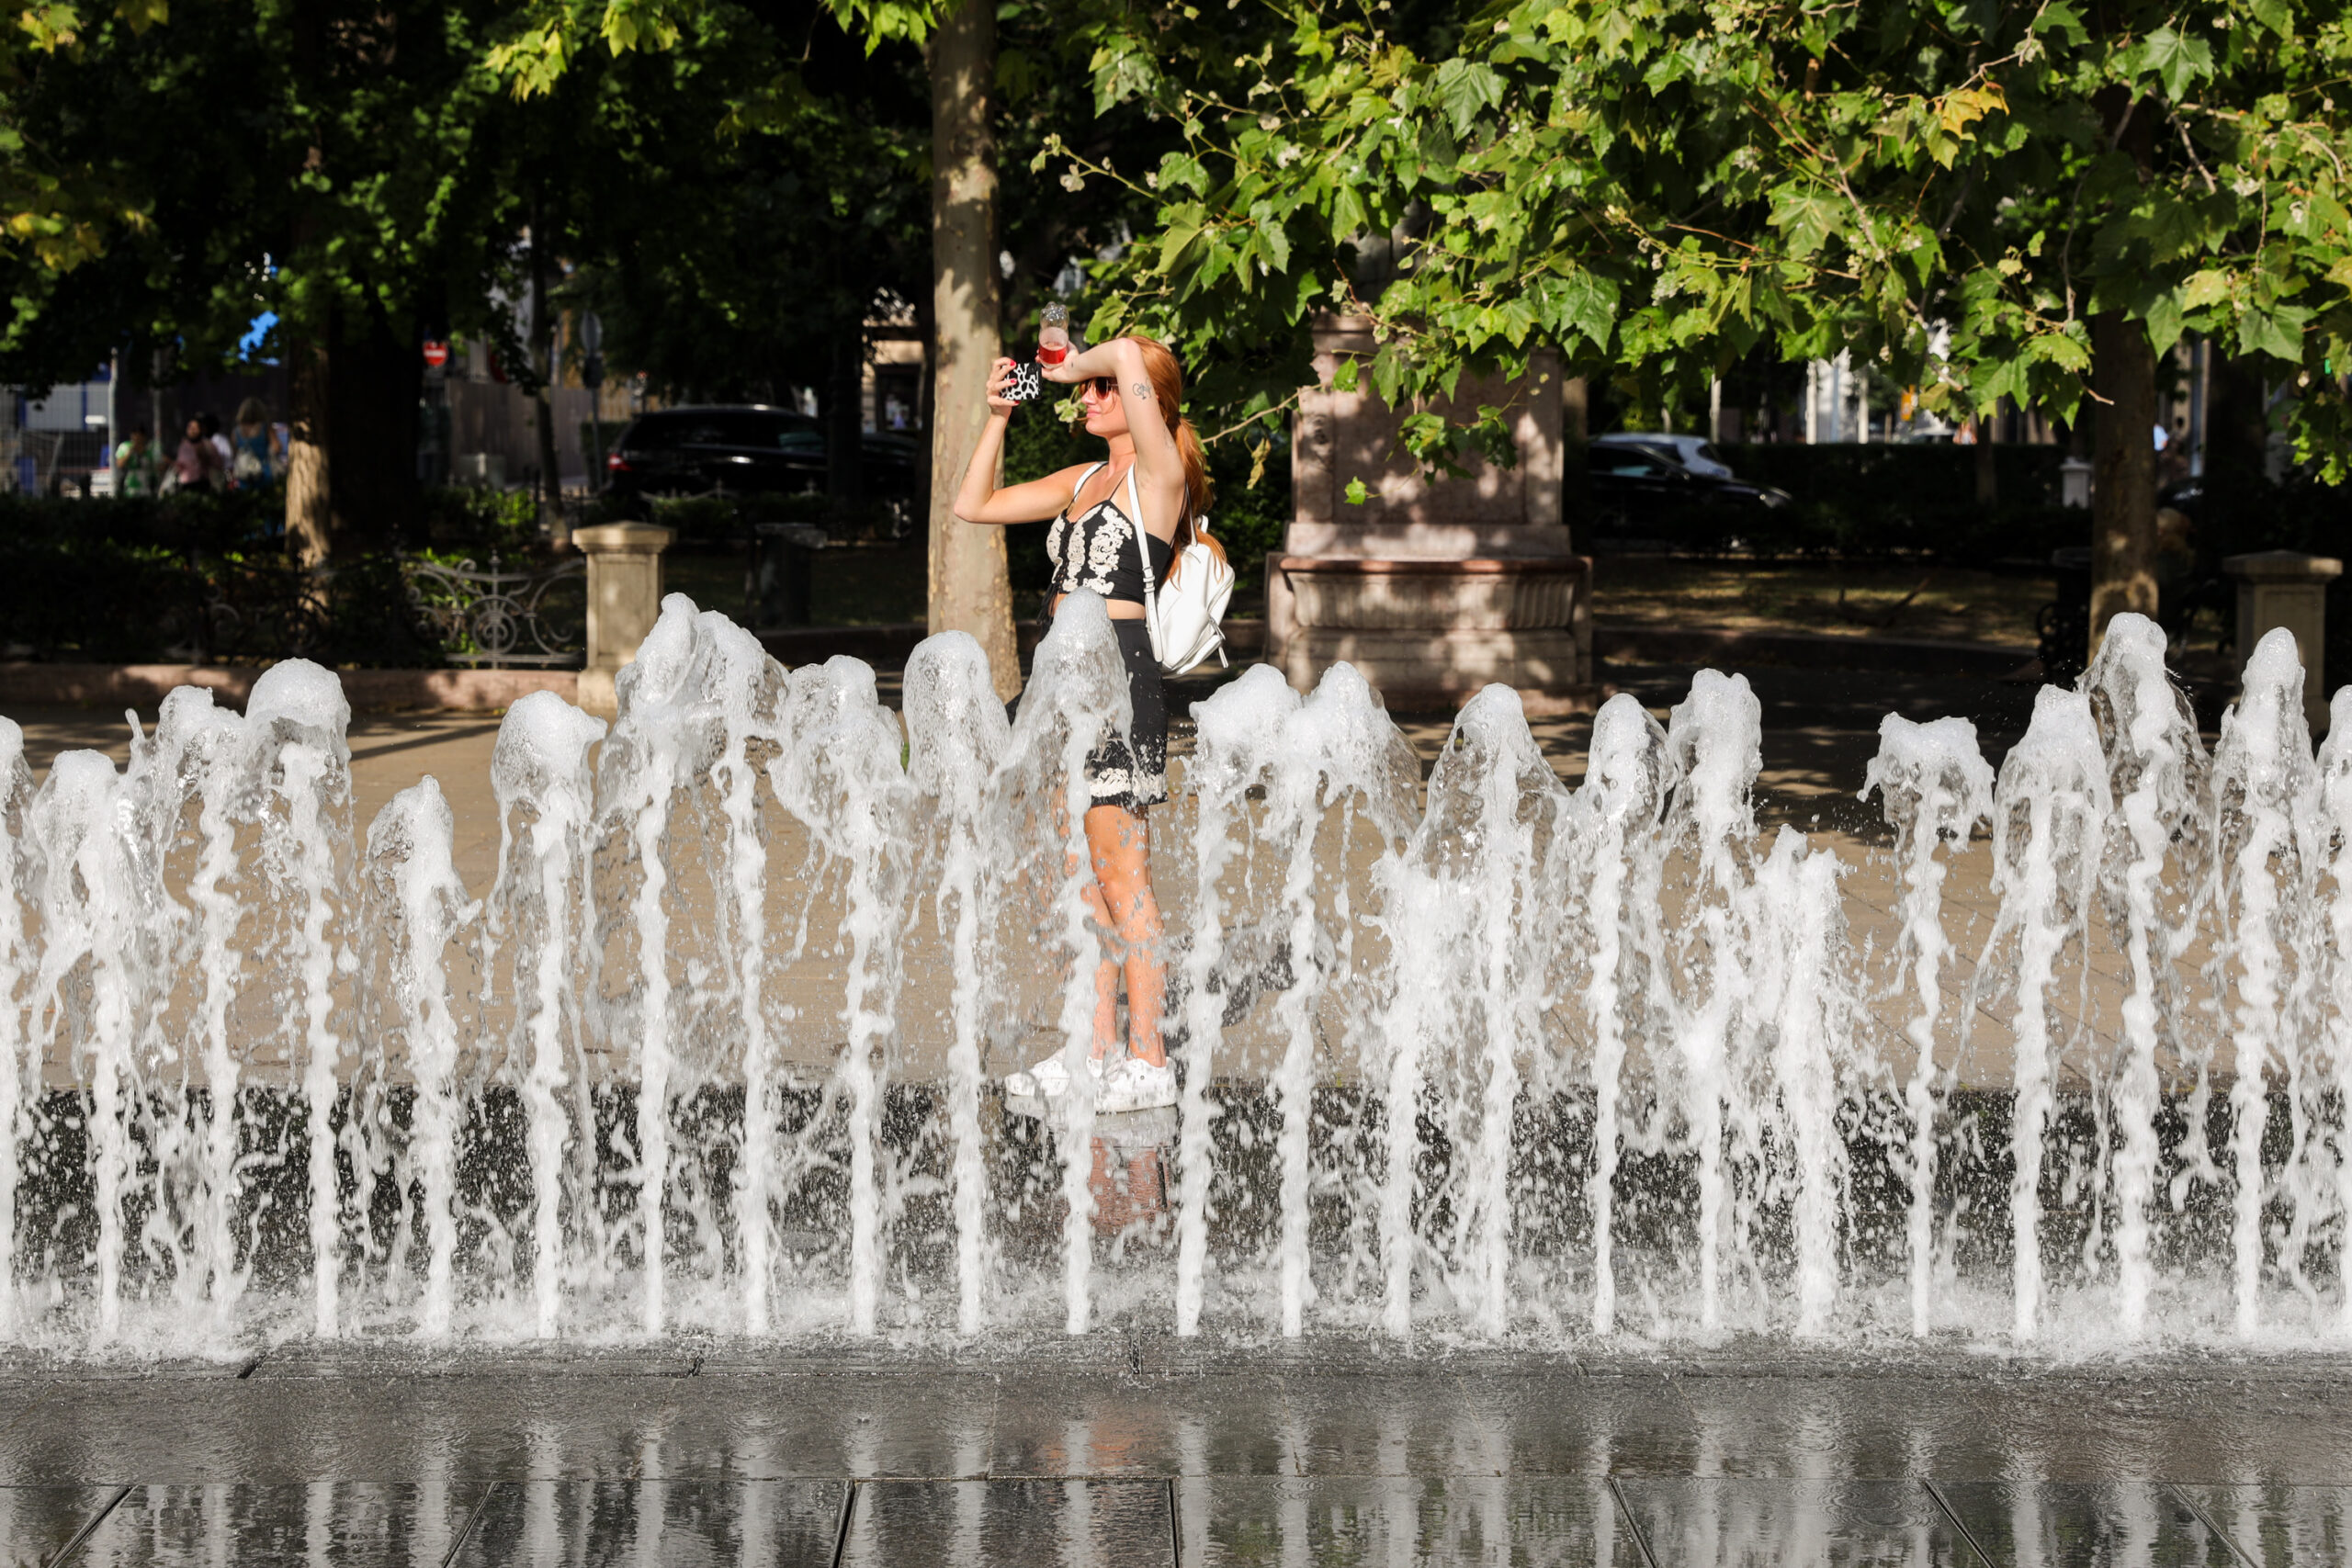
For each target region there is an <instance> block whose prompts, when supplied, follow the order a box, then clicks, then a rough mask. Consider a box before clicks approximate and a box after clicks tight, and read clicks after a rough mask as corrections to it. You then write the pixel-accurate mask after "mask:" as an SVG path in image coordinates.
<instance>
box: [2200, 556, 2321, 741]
mask: <svg viewBox="0 0 2352 1568" xmlns="http://www.w3.org/2000/svg"><path fill="white" fill-rule="evenodd" d="M2222 570H2223V571H2226V572H2228V573H2229V574H2230V575H2231V576H2232V577H2233V578H2235V579H2237V583H2238V646H2237V660H2238V671H2239V672H2240V673H2241V674H2243V673H2244V672H2245V661H2246V660H2247V659H2249V658H2250V657H2252V655H2253V653H2254V649H2255V645H2256V643H2258V642H2260V641H2261V640H2262V639H2263V638H2264V637H2267V636H2268V635H2269V633H2270V632H2271V631H2272V629H2273V628H2275V627H2278V626H2284V627H2286V628H2287V629H2288V630H2289V631H2290V632H2291V633H2293V634H2294V637H2295V651H2296V652H2297V653H2299V654H2301V655H2302V659H2303V714H2304V716H2305V717H2307V718H2309V719H2310V720H2311V726H2312V731H2313V733H2317V732H2319V731H2321V730H2324V729H2325V728H2327V671H2326V667H2325V659H2326V653H2327V585H2328V584H2329V583H2330V582H2333V581H2335V579H2336V578H2338V577H2340V576H2342V575H2343V573H2344V563H2343V562H2342V561H2340V560H2335V559H2332V558H2329V557H2326V556H2307V555H2302V554H2300V553H2298V552H2297V551H2294V550H2257V551H2256V552H2255V553H2254V554H2252V555H2244V556H2232V557H2230V558H2228V559H2226V560H2224V561H2222Z"/></svg>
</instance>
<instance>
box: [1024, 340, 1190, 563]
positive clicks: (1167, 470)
mask: <svg viewBox="0 0 2352 1568" xmlns="http://www.w3.org/2000/svg"><path fill="white" fill-rule="evenodd" d="M1038 369H1039V374H1041V375H1042V376H1043V377H1044V378H1046V380H1048V381H1065V382H1070V381H1085V380H1090V379H1091V378H1094V377H1096V376H1108V377H1110V378H1113V380H1114V381H1115V382H1116V383H1117V385H1118V389H1119V397H1120V399H1121V400H1123V401H1124V402H1125V405H1126V415H1127V434H1128V435H1129V437H1131V438H1132V439H1133V440H1134V442H1135V444H1136V491H1137V492H1138V493H1139V494H1140V495H1141V496H1142V498H1143V506H1144V527H1145V528H1146V529H1147V530H1148V531H1149V532H1150V533H1151V534H1152V535H1153V536H1155V537H1157V538H1161V539H1173V538H1174V537H1175V536H1176V527H1177V525H1178V524H1180V523H1181V522H1182V521H1183V511H1184V457H1183V454H1182V453H1181V452H1180V451H1178V450H1177V447H1176V419H1177V415H1178V413H1179V412H1181V411H1179V410H1176V409H1167V408H1162V407H1160V406H1159V394H1158V393H1157V392H1155V391H1154V390H1153V389H1152V385H1151V374H1150V372H1149V371H1148V370H1147V369H1146V368H1145V367H1144V362H1143V350H1142V349H1140V348H1138V347H1137V346H1136V344H1135V341H1134V340H1133V339H1132V338H1124V337H1114V338H1113V339H1112V340H1111V341H1110V342H1108V343H1098V344H1095V345H1094V346H1093V347H1092V348H1090V349H1088V350H1087V351H1086V352H1085V353H1084V354H1074V355H1070V357H1069V358H1068V359H1065V360H1063V361H1062V362H1061V363H1060V364H1059V365H1046V366H1040V367H1038Z"/></svg>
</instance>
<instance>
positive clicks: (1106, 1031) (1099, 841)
mask: <svg viewBox="0 0 2352 1568" xmlns="http://www.w3.org/2000/svg"><path fill="white" fill-rule="evenodd" d="M1086 843H1087V849H1088V852H1089V853H1090V854H1091V856H1092V857H1093V861H1094V884H1095V889H1099V892H1097V893H1096V894H1095V897H1094V898H1093V899H1092V900H1091V901H1092V903H1093V905H1094V909H1095V918H1096V919H1100V920H1101V921H1102V922H1103V925H1104V926H1105V927H1107V928H1108V929H1109V931H1110V932H1111V935H1112V938H1113V943H1112V956H1110V957H1109V958H1107V959H1106V960H1105V961H1104V963H1103V965H1102V966H1101V967H1100V968H1098V969H1097V970H1096V971H1095V982H1094V983H1095V1012H1094V1050H1095V1054H1096V1055H1103V1052H1104V1051H1105V1049H1106V1048H1107V1047H1108V1045H1109V1043H1110V1039H1111V1033H1112V1030H1113V1027H1114V1021H1115V1020H1116V1018H1117V1016H1118V1010H1117V1000H1116V989H1115V987H1116V978H1115V976H1114V974H1113V970H1114V968H1119V967H1124V968H1125V970H1126V972H1127V1049H1128V1051H1129V1052H1131V1053H1132V1054H1133V1055H1136V1056H1138V1057H1140V1058H1141V1059H1142V1060H1144V1061H1145V1062H1148V1063H1149V1064H1150V1065H1151V1066H1155V1067H1157V1066H1163V1065H1164V1064H1165V1063H1166V1062H1167V1060H1168V1052H1167V1049H1166V1047H1164V1046H1163V1045H1162V1044H1161V1043H1160V1039H1159V1012H1160V1005H1161V1001H1162V999H1163V998H1164V997H1165V995H1166V993H1167V989H1168V966H1167V965H1166V964H1163V963H1162V962H1161V961H1160V957H1159V900H1158V899H1157V898H1155V897H1152V891H1151V825H1150V823H1149V821H1148V820H1147V819H1146V818H1143V817H1141V816H1139V815H1137V814H1136V813H1135V812H1133V811H1130V810H1128V809H1127V808H1126V807H1124V806H1097V807H1091V808H1090V809H1089V810H1088V811H1087V813H1086ZM1090 891H1093V890H1090Z"/></svg>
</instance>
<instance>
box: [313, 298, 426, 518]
mask: <svg viewBox="0 0 2352 1568" xmlns="http://www.w3.org/2000/svg"><path fill="white" fill-rule="evenodd" d="M338 321H340V323H341V324H342V325H343V326H344V328H345V331H343V332H341V333H337V334H336V340H335V344H334V352H333V354H332V355H330V357H329V359H328V364H327V370H328V384H329V391H328V393H327V430H328V433H329V434H328V441H329V443H330V445H331V446H332V447H333V452H334V460H333V464H332V469H331V472H332V483H331V486H330V490H331V493H332V494H333V496H334V541H333V544H332V547H331V548H330V549H329V551H328V553H329V555H330V556H332V557H333V558H336V559H345V558H349V557H352V556H357V555H363V554H365V553H367V552H368V551H370V550H383V549H390V548H391V547H394V546H396V545H399V544H400V543H401V541H402V539H403V537H404V536H406V535H407V534H408V533H409V532H410V531H411V530H412V529H413V528H414V527H415V526H416V525H417V524H418V523H419V522H420V521H421V520H422V518H423V516H424V490H423V487H421V486H420V485H419V484H418V483H417V480H416V410H417V403H418V402H419V400H421V399H422V398H423V397H424V355H423V354H422V353H421V352H419V350H418V348H417V334H416V323H415V322H414V321H413V320H411V319H409V318H408V317H406V316H403V317H402V318H401V321H400V322H399V323H398V324H397V325H395V324H394V322H393V321H391V319H390V318H389V317H388V316H387V315H386V314H385V312H384V311H383V310H382V309H381V308H380V307H375V308H371V309H370V310H368V312H367V314H366V316H365V318H364V320H361V321H354V320H353V319H352V317H351V316H350V315H349V314H346V313H341V312H338Z"/></svg>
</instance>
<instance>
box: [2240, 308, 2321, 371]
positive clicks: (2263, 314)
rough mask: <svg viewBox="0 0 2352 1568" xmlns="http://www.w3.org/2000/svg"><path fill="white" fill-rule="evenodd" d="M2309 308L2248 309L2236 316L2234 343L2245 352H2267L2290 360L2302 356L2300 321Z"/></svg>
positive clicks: (2297, 361)
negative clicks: (2236, 330) (2236, 328)
mask: <svg viewBox="0 0 2352 1568" xmlns="http://www.w3.org/2000/svg"><path fill="white" fill-rule="evenodd" d="M2311 317H2312V312H2311V311H2310V310H2306V309H2304V308H2303V307H2302V306H2300V305H2274V306H2272V307H2271V308H2270V309H2269V310H2248V311H2246V312H2245V315H2243V316H2241V317H2239V318H2238V343H2239V344H2240V345H2241V346H2242V347H2244V348H2245V350H2246V351H2247V352H2248V353H2251V354H2267V355H2271V356H2272V357H2274V358H2278V359H2284V360H2286V361H2288V362H2289V363H2290V364H2298V365H2299V364H2301V362H2302V358H2303V342H2302V339H2303V323H2304V322H2306V321H2310V320H2311Z"/></svg>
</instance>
